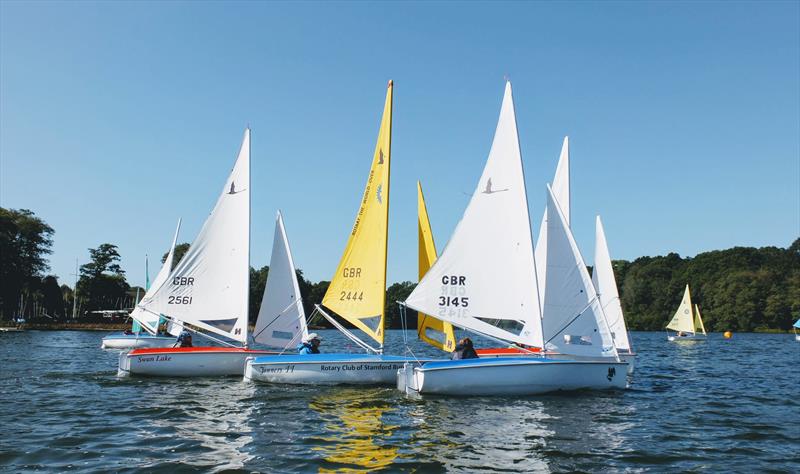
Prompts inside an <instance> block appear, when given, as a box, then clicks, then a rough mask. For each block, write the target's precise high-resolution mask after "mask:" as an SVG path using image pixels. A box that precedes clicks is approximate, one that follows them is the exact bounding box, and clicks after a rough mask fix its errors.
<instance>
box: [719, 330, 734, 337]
mask: <svg viewBox="0 0 800 474" xmlns="http://www.w3.org/2000/svg"><path fill="white" fill-rule="evenodd" d="M722 337H724V338H725V339H730V338H732V337H733V333H732V332H730V331H725V332H723V333H722Z"/></svg>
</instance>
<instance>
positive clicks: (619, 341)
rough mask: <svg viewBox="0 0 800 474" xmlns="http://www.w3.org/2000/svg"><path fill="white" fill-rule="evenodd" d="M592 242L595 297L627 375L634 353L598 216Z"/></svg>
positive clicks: (633, 359)
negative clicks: (623, 361)
mask: <svg viewBox="0 0 800 474" xmlns="http://www.w3.org/2000/svg"><path fill="white" fill-rule="evenodd" d="M594 242H595V248H594V271H593V272H592V284H593V285H594V289H595V291H597V296H598V298H600V306H602V308H603V312H604V313H605V316H606V320H607V321H608V325H609V326H610V328H611V337H612V338H614V346H616V348H617V352H618V353H619V356H620V358H622V359H623V360H625V361H626V362H628V373H629V374H632V373H633V370H634V364H635V361H636V353H635V352H634V351H633V348H632V347H631V340H630V335H629V334H628V327H627V326H626V325H625V315H623V313H622V304H621V302H620V298H619V290H618V289H617V279H616V277H614V267H613V266H612V265H611V254H610V252H609V251H608V242H607V241H606V233H605V231H604V230H603V222H602V221H601V220H600V216H597V221H596V222H595V240H594Z"/></svg>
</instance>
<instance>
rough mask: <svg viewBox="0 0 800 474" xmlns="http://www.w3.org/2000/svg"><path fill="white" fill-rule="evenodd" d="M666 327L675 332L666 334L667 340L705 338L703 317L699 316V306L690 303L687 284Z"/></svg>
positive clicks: (690, 296) (690, 298) (690, 297)
mask: <svg viewBox="0 0 800 474" xmlns="http://www.w3.org/2000/svg"><path fill="white" fill-rule="evenodd" d="M667 329H671V330H673V331H675V334H668V335H667V340H669V341H673V342H675V341H697V340H705V338H706V328H705V326H704V325H703V318H701V317H700V308H699V307H698V306H697V305H694V306H693V305H692V294H691V293H690V292H689V284H688V283H687V284H686V290H685V291H684V292H683V299H682V300H681V304H680V306H678V310H677V311H675V315H674V316H672V320H671V321H670V322H669V324H667Z"/></svg>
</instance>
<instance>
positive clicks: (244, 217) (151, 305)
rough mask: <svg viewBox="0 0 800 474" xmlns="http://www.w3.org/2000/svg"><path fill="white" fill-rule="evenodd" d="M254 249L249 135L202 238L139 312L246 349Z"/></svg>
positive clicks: (196, 241)
mask: <svg viewBox="0 0 800 474" xmlns="http://www.w3.org/2000/svg"><path fill="white" fill-rule="evenodd" d="M249 248H250V130H249V129H247V130H245V133H244V138H243V139H242V145H241V148H240V149H239V154H238V156H237V158H236V162H235V164H234V166H233V169H232V170H231V173H230V175H229V176H228V179H227V180H226V181H225V185H224V186H223V189H222V192H221V193H220V196H219V198H218V199H217V202H216V204H215V205H214V208H213V209H212V211H211V213H210V214H209V216H208V218H206V221H205V223H204V224H203V227H202V228H201V229H200V232H199V234H198V235H197V237H196V238H195V240H194V241H193V242H192V244H191V245H190V247H189V250H188V251H187V252H186V255H184V257H183V258H182V259H181V261H180V262H179V263H178V264H177V265H176V266H175V268H174V269H173V270H172V272H171V273H170V274H169V277H168V278H167V279H166V281H165V282H164V283H163V284H161V285H160V286H159V287H158V289H157V290H156V291H155V292H154V294H153V295H152V297H150V298H146V299H143V300H142V303H141V304H140V306H141V307H142V308H143V309H145V310H146V311H148V312H149V313H151V314H155V315H158V314H163V315H165V316H167V317H168V318H170V319H173V320H175V321H176V322H177V323H176V324H173V325H172V326H171V329H170V331H171V332H172V333H173V334H175V333H177V332H180V330H181V327H182V326H183V325H186V324H189V325H192V326H195V327H197V328H200V329H202V330H205V331H209V332H211V333H214V334H218V335H220V336H223V337H226V338H229V339H233V340H234V341H238V342H240V343H242V344H246V343H247V311H248V298H249V295H248V292H249V268H250V262H249ZM153 287H155V285H154V286H153Z"/></svg>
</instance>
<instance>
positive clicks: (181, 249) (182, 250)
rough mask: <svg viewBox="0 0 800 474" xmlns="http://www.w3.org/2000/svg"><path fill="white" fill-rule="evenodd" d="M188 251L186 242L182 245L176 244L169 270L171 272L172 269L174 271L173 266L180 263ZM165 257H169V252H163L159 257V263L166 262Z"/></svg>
mask: <svg viewBox="0 0 800 474" xmlns="http://www.w3.org/2000/svg"><path fill="white" fill-rule="evenodd" d="M188 251H189V243H188V242H184V243H182V244H178V245H176V246H175V255H174V256H173V257H172V268H170V271H172V269H174V268H175V266H176V265H178V263H180V261H181V259H183V256H184V255H186V252H188ZM167 255H169V252H164V255H162V256H161V263H164V262H166V261H167Z"/></svg>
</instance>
